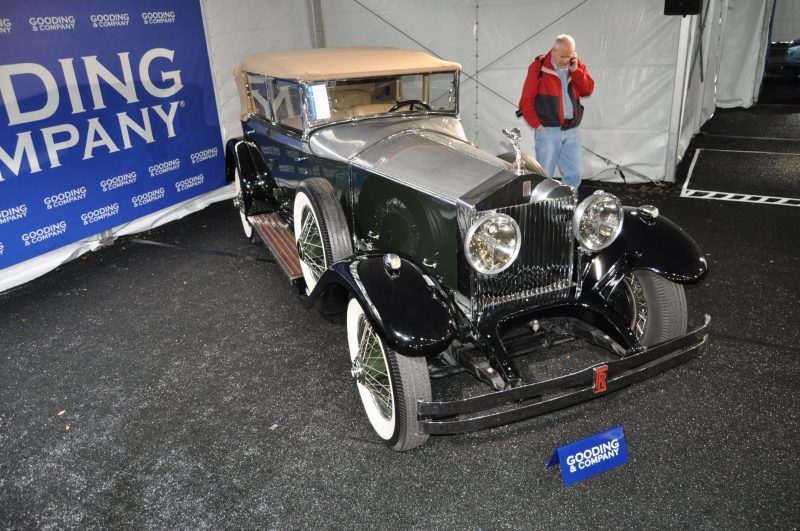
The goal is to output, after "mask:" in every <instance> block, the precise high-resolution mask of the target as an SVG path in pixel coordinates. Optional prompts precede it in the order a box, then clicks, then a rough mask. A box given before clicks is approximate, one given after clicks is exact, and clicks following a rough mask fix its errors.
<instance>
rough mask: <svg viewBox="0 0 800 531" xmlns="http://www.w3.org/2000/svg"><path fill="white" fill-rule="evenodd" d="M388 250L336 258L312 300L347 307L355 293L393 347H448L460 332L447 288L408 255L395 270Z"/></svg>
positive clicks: (414, 351)
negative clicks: (387, 262)
mask: <svg viewBox="0 0 800 531" xmlns="http://www.w3.org/2000/svg"><path fill="white" fill-rule="evenodd" d="M384 256H385V254H383V253H367V254H361V255H355V256H353V257H350V258H348V259H345V260H341V261H339V262H337V263H335V264H333V265H332V266H331V267H330V268H329V269H328V271H326V272H325V273H324V274H323V275H322V277H320V279H319V281H318V282H317V285H316V286H315V288H314V290H313V291H312V292H311V293H310V294H309V296H308V303H309V304H314V303H318V302H321V303H323V304H325V305H326V306H327V310H328V312H330V313H333V312H334V311H336V310H338V311H344V309H345V308H346V306H347V303H348V299H349V297H355V298H356V299H358V302H359V303H360V304H361V306H362V308H364V312H365V314H366V315H367V318H368V319H369V320H370V322H371V323H372V326H373V327H374V328H375V329H376V330H378V331H379V332H380V333H381V335H382V336H383V338H384V339H385V341H386V343H387V345H388V346H389V348H391V349H393V350H395V351H397V352H399V353H400V354H403V355H405V356H412V357H417V356H432V355H435V354H438V353H440V352H442V351H443V350H445V349H446V348H447V347H448V346H449V345H450V343H451V342H452V341H453V339H454V338H455V336H456V321H457V316H456V310H455V309H454V308H453V307H452V304H451V302H450V299H449V297H448V295H447V293H446V292H445V290H444V289H443V288H442V287H441V286H440V285H439V283H438V281H437V280H436V279H435V278H433V277H431V276H429V275H427V274H425V273H424V271H423V269H422V268H421V267H420V266H419V265H417V264H416V263H414V261H413V260H412V259H411V258H410V257H408V256H403V257H401V258H400V261H401V266H400V269H399V270H398V272H397V273H396V274H395V275H390V274H389V273H388V272H387V271H386V269H385V267H384V265H383V264H384ZM343 295H344V297H343Z"/></svg>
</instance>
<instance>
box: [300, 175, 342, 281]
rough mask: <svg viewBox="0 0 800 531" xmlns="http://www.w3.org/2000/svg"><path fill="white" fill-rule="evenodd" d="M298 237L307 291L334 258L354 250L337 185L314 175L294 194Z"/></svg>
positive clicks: (336, 259)
mask: <svg viewBox="0 0 800 531" xmlns="http://www.w3.org/2000/svg"><path fill="white" fill-rule="evenodd" d="M293 214H294V218H293V219H294V239H295V241H296V242H297V252H298V254H299V255H300V269H301V270H302V271H303V280H304V281H305V284H306V294H310V293H311V292H312V291H313V290H314V286H316V285H317V282H318V281H319V279H320V278H321V277H322V275H323V274H324V273H325V271H327V270H328V268H329V267H330V266H331V264H333V263H334V262H336V261H338V260H341V259H343V258H347V257H348V256H350V255H351V254H353V247H352V244H351V243H350V229H349V227H348V226H347V220H346V219H345V217H344V212H342V206H341V204H340V203H339V199H338V198H337V197H336V194H335V193H334V190H333V186H332V185H331V184H330V183H329V182H328V181H326V180H325V179H321V178H317V177H312V178H310V179H306V180H305V181H303V182H302V183H300V186H298V187H297V193H296V194H295V197H294V207H293Z"/></svg>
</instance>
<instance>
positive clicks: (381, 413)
mask: <svg viewBox="0 0 800 531" xmlns="http://www.w3.org/2000/svg"><path fill="white" fill-rule="evenodd" d="M347 342H348V346H349V348H350V362H351V369H350V371H351V374H352V376H353V378H355V381H356V388H357V389H358V394H359V397H360V398H361V404H362V405H363V406H364V411H365V412H366V414H367V418H368V419H369V422H370V424H371V425H372V428H373V429H374V430H375V433H377V434H378V436H379V437H380V438H381V439H382V440H383V441H384V442H385V443H386V444H387V445H388V446H389V447H390V448H392V449H393V450H397V451H404V450H410V449H412V448H416V447H417V446H419V445H421V444H423V443H424V442H425V441H427V440H428V435H427V434H424V433H421V432H420V429H419V421H418V419H417V402H418V401H419V400H426V401H428V400H430V399H431V381H430V376H429V374H428V362H427V360H426V359H425V358H424V357H418V358H412V357H408V356H403V355H402V354H399V353H397V352H395V351H394V350H392V349H390V348H389V347H388V346H387V345H386V342H385V340H384V339H383V337H382V336H381V333H380V331H379V330H376V328H375V327H374V326H373V325H372V323H371V322H370V320H369V318H368V317H367V315H366V314H365V313H364V309H363V308H362V306H361V304H360V303H359V302H358V300H356V299H355V298H353V299H350V304H349V305H348V306H347Z"/></svg>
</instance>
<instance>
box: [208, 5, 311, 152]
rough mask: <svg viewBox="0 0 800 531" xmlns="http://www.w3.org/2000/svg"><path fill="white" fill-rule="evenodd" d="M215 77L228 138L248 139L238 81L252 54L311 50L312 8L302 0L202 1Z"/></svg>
mask: <svg viewBox="0 0 800 531" xmlns="http://www.w3.org/2000/svg"><path fill="white" fill-rule="evenodd" d="M202 2H203V12H204V14H205V19H206V38H207V40H208V49H209V56H210V59H211V72H212V75H213V77H214V85H215V87H216V90H217V104H218V107H219V120H220V126H221V128H222V136H223V138H224V139H225V140H227V139H229V138H233V137H237V136H240V135H241V134H242V124H241V120H240V117H239V109H240V106H239V95H238V93H237V91H236V83H235V81H234V78H233V75H234V70H235V68H236V66H237V65H238V64H239V62H240V61H241V60H242V57H244V56H245V55H247V54H250V53H255V52H268V51H272V50H290V49H295V48H311V47H312V39H311V28H310V23H309V18H308V4H307V2H300V1H297V0H270V1H269V2H263V1H261V0H236V1H235V2H224V1H221V0H202Z"/></svg>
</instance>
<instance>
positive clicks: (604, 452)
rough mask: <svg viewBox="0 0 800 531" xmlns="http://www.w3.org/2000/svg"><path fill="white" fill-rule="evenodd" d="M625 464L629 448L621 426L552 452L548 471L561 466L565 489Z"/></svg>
mask: <svg viewBox="0 0 800 531" xmlns="http://www.w3.org/2000/svg"><path fill="white" fill-rule="evenodd" d="M627 462H628V445H627V444H626V443H625V435H624V434H623V433H622V426H617V427H616V428H611V429H610V430H607V431H604V432H602V433H598V434H597V435H592V436H591V437H586V438H585V439H581V440H580V441H576V442H574V443H571V444H568V445H566V446H562V447H561V448H559V449H558V450H556V451H555V453H554V454H553V457H551V458H550V461H549V462H548V463H547V468H550V467H551V466H553V465H558V464H560V465H561V477H562V478H563V479H564V485H572V484H573V483H577V482H578V481H581V480H583V479H586V478H588V477H591V476H594V475H596V474H599V473H600V472H605V471H606V470H609V469H611V468H614V467H615V466H619V465H622V464H625V463H627Z"/></svg>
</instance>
